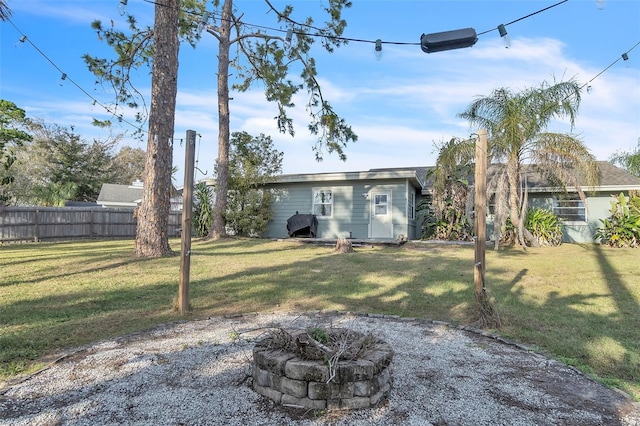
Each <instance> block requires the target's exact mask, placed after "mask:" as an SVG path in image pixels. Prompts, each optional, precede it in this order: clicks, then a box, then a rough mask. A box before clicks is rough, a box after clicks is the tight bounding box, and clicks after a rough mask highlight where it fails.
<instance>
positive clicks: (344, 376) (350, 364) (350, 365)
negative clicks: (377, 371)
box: [336, 359, 374, 383]
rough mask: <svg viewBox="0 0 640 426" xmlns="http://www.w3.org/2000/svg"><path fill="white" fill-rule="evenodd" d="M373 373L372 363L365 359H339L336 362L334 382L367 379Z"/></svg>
mask: <svg viewBox="0 0 640 426" xmlns="http://www.w3.org/2000/svg"><path fill="white" fill-rule="evenodd" d="M373 375H374V365H373V363H372V362H371V361H369V360H366V359H356V360H354V361H341V362H339V363H338V374H336V383H348V382H359V381H362V380H369V379H371V378H372V377H373Z"/></svg>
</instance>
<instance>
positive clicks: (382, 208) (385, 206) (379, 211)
mask: <svg viewBox="0 0 640 426" xmlns="http://www.w3.org/2000/svg"><path fill="white" fill-rule="evenodd" d="M373 205H374V214H375V215H376V216H386V215H387V212H388V211H389V198H388V195H387V194H376V195H374V201H373Z"/></svg>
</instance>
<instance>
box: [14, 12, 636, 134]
mask: <svg viewBox="0 0 640 426" xmlns="http://www.w3.org/2000/svg"><path fill="white" fill-rule="evenodd" d="M143 1H146V2H148V3H152V4H156V5H159V6H165V7H168V6H167V5H164V4H161V3H157V2H154V1H151V0H143ZM567 1H568V0H562V1H560V2H559V3H556V4H554V5H551V6H549V7H546V8H544V9H541V10H538V11H536V12H534V13H531V14H529V15H526V16H524V17H521V18H518V19H516V20H514V21H511V22H509V23H507V24H501V25H499V26H498V27H497V28H494V29H490V30H487V31H484V32H481V33H478V34H477V35H478V36H480V35H483V34H486V33H488V32H490V31H494V30H495V29H498V31H499V32H500V35H501V36H502V32H501V31H500V27H506V26H507V25H510V24H513V23H515V22H518V21H521V20H523V19H526V18H528V17H531V16H533V15H536V14H538V13H540V12H543V11H546V10H548V9H551V8H552V7H555V6H558V5H560V4H562V3H565V2H567ZM126 5H127V0H120V3H119V6H118V9H119V10H124V11H125V12H124V13H126V9H123V8H125V7H126ZM180 10H182V9H180ZM182 11H183V12H185V13H189V14H192V15H200V16H203V18H204V17H205V16H206V18H207V19H208V18H209V17H213V16H215V15H214V14H213V13H210V12H205V13H204V14H197V13H194V12H191V11H188V10H182ZM124 13H123V14H124ZM7 21H8V22H9V23H10V24H11V25H12V26H13V27H14V28H15V29H16V31H17V32H18V33H20V34H21V37H20V39H19V42H20V43H25V42H28V43H29V44H31V46H32V47H33V48H34V49H35V50H36V51H37V52H38V53H39V54H40V55H41V56H42V57H43V58H45V59H46V60H47V61H48V62H49V63H50V64H51V65H52V66H53V67H54V68H56V69H57V70H58V71H60V72H61V73H62V77H61V82H62V81H64V80H68V81H70V82H71V83H72V84H73V85H74V86H76V87H77V88H78V89H79V90H80V91H81V92H83V93H84V94H85V95H86V96H87V97H89V98H90V99H92V100H93V104H92V105H96V104H98V105H99V106H100V107H102V108H103V109H104V110H105V111H106V112H108V113H109V114H112V115H114V116H115V115H116V112H114V111H112V109H111V108H109V107H108V106H105V105H103V104H102V103H100V102H99V101H97V100H96V99H95V98H94V97H93V96H92V95H91V94H90V93H89V92H87V91H86V90H85V89H84V88H82V87H81V86H80V85H78V84H77V83H76V82H75V81H74V80H73V79H71V78H69V77H68V76H67V74H66V73H64V72H62V70H61V69H60V68H59V67H58V66H57V65H56V64H55V63H54V62H53V61H52V60H51V59H50V58H49V57H48V56H47V55H46V54H45V53H44V52H43V51H42V50H40V49H39V48H38V47H37V46H36V45H35V44H34V43H33V42H32V41H31V40H29V39H28V37H27V36H26V35H25V34H22V32H21V31H20V30H19V29H18V27H16V25H15V24H14V23H13V21H12V20H11V19H10V18H8V19H7ZM235 23H236V24H242V25H247V26H253V27H256V28H263V29H269V30H273V31H281V32H283V31H284V30H281V29H276V28H270V27H264V26H259V25H253V24H248V23H243V22H241V21H237V22H235ZM300 25H304V26H307V27H311V26H310V25H306V24H300ZM288 31H289V30H288ZM288 31H287V32H288ZM296 33H297V34H303V35H307V36H311V37H325V38H331V39H336V40H343V41H353V42H366V43H372V41H371V40H364V39H353V38H346V37H332V36H325V35H323V34H307V33H303V32H296ZM505 33H506V28H505ZM373 43H375V44H376V53H377V52H378V46H379V48H380V50H379V52H381V51H382V44H383V43H385V44H394V45H420V44H421V43H414V42H385V41H382V40H380V39H377V40H375V42H373ZM638 45H640V42H638V43H636V44H635V45H634V46H633V47H632V48H631V49H629V50H628V51H627V52H625V53H623V54H622V56H621V57H620V58H618V59H617V60H616V61H614V62H613V63H612V64H610V65H609V66H608V67H606V68H605V69H604V70H602V71H601V72H600V73H598V74H597V75H596V76H595V77H593V78H592V79H591V80H589V81H588V82H587V83H585V84H584V85H583V86H581V89H582V88H585V87H586V89H587V93H591V91H592V86H591V84H590V83H591V82H592V81H594V80H595V79H596V78H598V77H599V76H600V75H602V74H603V73H604V72H606V71H607V70H608V69H609V68H611V67H612V66H613V65H614V64H615V63H616V62H618V61H619V60H620V59H623V60H624V61H627V60H628V59H629V56H628V53H629V52H631V51H632V50H633V49H634V48H636V47H637V46H638ZM118 121H119V122H125V123H127V124H129V125H130V126H131V127H133V128H135V129H136V131H139V132H142V133H146V130H144V129H142V128H141V127H139V126H137V125H135V124H133V123H130V122H129V121H127V120H125V119H123V117H122V115H118Z"/></svg>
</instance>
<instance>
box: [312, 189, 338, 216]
mask: <svg viewBox="0 0 640 426" xmlns="http://www.w3.org/2000/svg"><path fill="white" fill-rule="evenodd" d="M313 214H315V215H316V216H320V217H331V216H333V192H332V191H331V190H330V189H314V190H313Z"/></svg>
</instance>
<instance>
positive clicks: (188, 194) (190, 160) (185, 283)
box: [178, 130, 196, 315]
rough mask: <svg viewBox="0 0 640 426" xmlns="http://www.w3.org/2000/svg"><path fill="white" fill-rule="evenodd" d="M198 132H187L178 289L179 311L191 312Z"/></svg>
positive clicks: (182, 313)
mask: <svg viewBox="0 0 640 426" xmlns="http://www.w3.org/2000/svg"><path fill="white" fill-rule="evenodd" d="M195 146H196V132H195V131H193V130H187V143H186V148H185V154H184V185H183V189H182V240H181V247H180V285H179V287H178V311H179V312H180V314H181V315H184V314H186V313H187V312H189V271H190V268H191V215H192V212H191V210H192V205H193V171H194V160H195V152H196V150H195Z"/></svg>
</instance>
